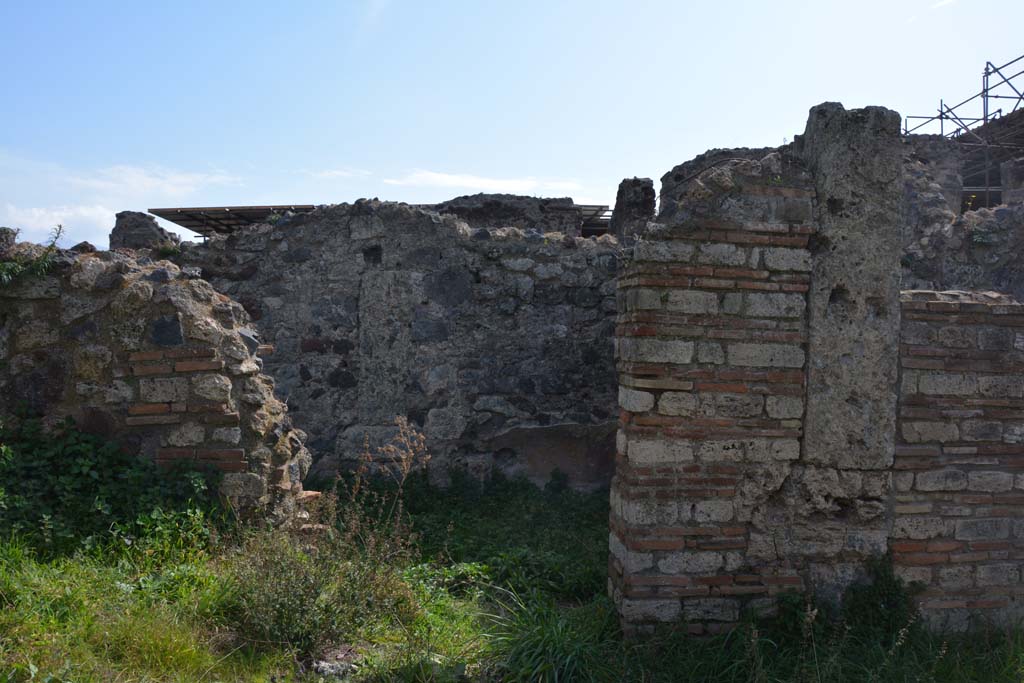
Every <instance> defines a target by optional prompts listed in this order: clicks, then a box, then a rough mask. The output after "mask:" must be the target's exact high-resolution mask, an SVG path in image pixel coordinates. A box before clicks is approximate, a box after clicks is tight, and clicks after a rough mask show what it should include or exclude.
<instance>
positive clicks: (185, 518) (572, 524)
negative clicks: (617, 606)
mask: <svg viewBox="0 0 1024 683" xmlns="http://www.w3.org/2000/svg"><path fill="white" fill-rule="evenodd" d="M552 488H553V490H547V491H541V490H538V489H536V488H534V487H532V486H531V485H530V484H528V483H526V482H519V481H496V482H493V483H492V484H491V485H489V486H487V487H480V486H479V485H476V484H473V483H470V482H466V481H460V482H457V485H456V486H455V487H453V488H452V489H449V490H446V491H440V490H437V489H434V488H432V487H429V486H428V485H427V484H426V483H425V482H423V481H421V480H411V481H410V482H409V483H408V485H407V492H406V493H407V510H408V512H409V514H410V515H411V519H412V522H413V524H412V529H411V530H409V529H405V528H399V529H398V530H397V531H396V529H395V528H393V527H387V528H385V527H381V526H375V523H374V522H373V519H375V518H373V517H372V515H371V516H368V517H360V518H359V519H360V520H361V521H360V523H359V526H358V528H359V534H358V538H356V536H346V535H345V534H344V533H342V532H344V530H346V529H351V528H352V527H351V521H352V520H351V519H349V520H348V521H347V522H345V521H344V520H342V522H339V526H338V527H337V533H339V534H340V535H339V536H337V539H338V541H339V542H338V543H336V544H335V545H333V546H332V545H331V542H327V541H319V542H318V547H319V550H318V551H317V552H316V553H314V554H312V555H310V556H308V557H307V556H305V555H304V554H303V552H304V551H303V550H302V548H303V547H306V546H307V545H308V543H310V542H311V541H310V540H309V539H308V538H306V539H305V540H303V537H299V538H298V539H295V538H291V539H290V540H289V539H288V538H285V537H282V536H277V535H275V534H274V532H269V531H259V530H256V531H245V532H238V533H237V534H236V533H228V534H226V535H225V534H224V533H218V532H217V530H216V529H215V528H213V527H212V526H211V525H209V523H208V522H206V521H204V518H202V517H201V516H200V517H199V518H197V517H196V515H201V514H202V513H200V512H198V511H197V510H193V511H182V512H177V513H173V514H172V513H162V514H159V515H155V516H154V515H146V516H143V517H142V518H140V521H138V522H137V523H136V524H133V525H130V526H126V525H125V524H123V523H122V524H120V525H119V526H116V527H115V529H120V530H121V531H118V533H117V534H115V535H113V536H112V537H111V538H109V539H107V542H105V543H96V542H95V539H94V541H93V542H92V544H91V545H89V546H85V547H82V548H80V549H78V550H77V551H74V552H70V553H66V554H64V555H54V554H53V553H52V552H51V549H50V548H49V546H45V547H44V551H45V552H44V553H43V554H38V555H37V554H36V553H35V552H34V551H33V549H32V548H30V547H29V546H27V545H26V544H25V543H24V542H18V541H12V540H8V541H6V542H2V543H0V683H9V682H11V681H17V682H19V683H20V682H22V681H25V682H27V681H47V682H50V683H54V682H63V681H68V682H75V683H79V682H91V681H117V682H119V683H120V682H124V683H131V682H136V681H138V682H142V681H161V682H162V681H182V682H185V681H188V682H190V683H194V682H196V681H209V682H211V683H212V682H215V681H220V682H222V683H227V682H229V681H261V682H266V681H271V680H274V681H278V682H280V683H284V682H288V681H291V682H294V683H313V682H315V681H319V680H320V677H319V676H318V675H317V674H315V673H314V672H312V671H310V670H309V663H310V661H311V660H310V656H309V653H310V652H313V651H315V650H318V649H321V650H322V649H326V650H330V649H331V648H332V647H333V646H335V645H346V646H351V647H352V648H354V650H355V651H356V652H357V653H358V655H359V659H358V669H357V671H356V673H355V675H354V678H353V680H355V681H465V680H469V681H552V682H554V681H601V682H604V681H608V682H612V681H643V682H645V683H654V682H660V681H665V682H666V683H667V682H669V681H722V682H736V683H741V682H742V683H775V682H779V683H782V682H804V681H807V682H815V683H817V682H819V681H821V682H824V681H877V682H886V683H888V682H893V683H895V682H908V683H909V682H918V681H921V682H923V681H934V682H936V683H944V682H946V681H964V682H968V681H970V682H975V681H976V682H978V683H981V682H985V683H988V682H1003V681H1005V682H1010V681H1022V680H1024V637H1022V635H1021V633H1020V632H1012V633H1008V634H998V633H977V634H971V635H967V636H956V637H950V638H943V637H940V636H935V635H931V634H928V633H927V632H925V631H924V630H923V629H921V628H919V627H918V625H917V622H916V621H915V620H914V617H913V613H912V610H910V609H908V605H909V603H908V602H907V595H906V592H905V589H904V588H903V587H902V586H900V585H899V583H898V582H896V581H895V579H894V577H892V576H891V574H889V573H887V572H886V566H885V565H884V563H883V564H879V565H878V567H876V569H875V571H876V574H877V577H878V578H877V581H876V584H875V586H874V587H873V588H870V589H863V590H860V591H857V592H855V593H853V594H851V595H850V596H849V597H848V600H847V602H846V607H845V609H844V611H843V612H841V613H839V614H836V615H833V616H832V617H826V614H825V611H824V610H821V609H817V608H815V607H814V606H813V605H808V604H807V603H806V602H804V601H803V600H802V599H799V598H793V599H788V600H786V601H784V602H783V603H782V605H781V607H780V609H779V612H778V614H777V615H776V616H774V617H772V618H768V619H762V620H760V621H757V622H755V621H748V622H745V623H744V624H743V625H742V626H741V627H740V628H738V629H736V630H735V631H734V632H732V633H730V634H726V635H721V636H716V637H713V638H705V639H695V638H691V637H687V636H685V635H684V634H682V633H681V632H680V631H665V632H662V633H657V634H655V635H653V636H650V637H645V638H643V639H637V640H635V641H627V640H624V639H623V638H622V636H621V634H620V632H619V629H618V622H617V618H616V615H615V612H614V609H613V607H612V605H611V604H610V602H609V601H608V599H607V598H606V597H605V596H604V575H605V574H604V573H605V566H606V564H605V563H606V554H605V553H606V551H605V544H606V542H607V541H606V534H607V494H606V493H595V494H579V493H574V492H571V491H566V490H562V489H559V488H558V487H552ZM332 514H334V513H333V512H332ZM346 514H347V515H352V514H354V513H353V512H352V511H351V510H348V511H347V512H344V511H343V513H342V514H341V515H339V517H340V518H344V517H345V515H346ZM360 514H361V513H360ZM197 527H202V528H203V529H204V530H205V531H199V530H197ZM126 528H128V529H131V530H132V533H133V534H134V535H132V536H131V537H130V538H129V537H127V536H126V535H125V534H126V532H124V531H123V529H126ZM399 532H400V535H401V538H397V537H396V536H395V534H396V533H399ZM90 535H91V536H94V534H92V533H91V532H90ZM410 537H411V538H412V539H413V540H412V541H411V542H409V539H410ZM129 541H130V542H129ZM353 547H357V548H358V552H355V551H353V550H352V548H353ZM389 558H391V559H389ZM245 567H248V568H249V569H250V570H251V569H252V568H256V570H255V571H249V570H246V569H245ZM353 586H355V587H357V588H358V590H352V587H353ZM346 590H348V591H349V592H347V593H346V592H345V591H346ZM239 591H242V592H243V594H246V593H245V592H246V591H247V592H248V594H259V595H260V596H262V598H261V600H258V601H256V602H252V601H251V600H250V601H249V602H246V601H244V600H243V601H240V600H239V595H240V593H239ZM375 591H376V592H375ZM367 596H370V597H369V598H368V597H367ZM332 600H333V601H335V602H333V603H332V602H331V601H332ZM332 605H333V606H332ZM880 605H884V606H885V609H884V610H880V607H879V606H880ZM246 610H250V611H246ZM275 610H277V611H275ZM882 612H884V614H886V615H889V617H891V618H889V619H879V618H877V615H878V614H879V613H882ZM247 615H248V616H247ZM296 617H299V619H298V620H296ZM301 617H308V623H304V622H303V621H302V619H301ZM314 617H315V618H314ZM246 619H249V620H250V621H249V622H247V621H246ZM253 619H255V621H256V622H257V625H258V626H259V628H256V629H255V630H254V626H253V623H250V622H252V621H253ZM317 620H320V621H317ZM325 620H326V621H325ZM329 622H331V623H329ZM310 625H313V626H314V627H315V628H308V627H309V626H310ZM260 628H265V629H266V630H262V631H261V630H260ZM296 628H297V629H298V630H289V629H296ZM260 633H263V634H265V635H259V634H260ZM324 633H329V634H331V637H330V638H327V639H322V642H321V640H318V639H317V638H315V637H313V638H312V639H310V638H311V637H312V636H316V635H317V634H324Z"/></svg>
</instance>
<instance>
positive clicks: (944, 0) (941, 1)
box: [928, 0, 956, 9]
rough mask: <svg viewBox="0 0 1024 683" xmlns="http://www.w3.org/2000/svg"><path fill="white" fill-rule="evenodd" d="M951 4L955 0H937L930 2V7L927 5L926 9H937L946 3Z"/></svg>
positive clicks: (954, 2)
mask: <svg viewBox="0 0 1024 683" xmlns="http://www.w3.org/2000/svg"><path fill="white" fill-rule="evenodd" d="M953 4H956V0H939V1H938V2H936V3H934V4H932V5H931V6H930V7H928V9H938V8H940V7H945V6H947V5H953Z"/></svg>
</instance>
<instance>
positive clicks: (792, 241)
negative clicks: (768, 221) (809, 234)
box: [769, 235, 807, 247]
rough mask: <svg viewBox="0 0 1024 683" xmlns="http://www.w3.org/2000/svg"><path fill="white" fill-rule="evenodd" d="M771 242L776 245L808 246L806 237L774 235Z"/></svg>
mask: <svg viewBox="0 0 1024 683" xmlns="http://www.w3.org/2000/svg"><path fill="white" fill-rule="evenodd" d="M769 244H771V245H773V246H776V247H806V246H807V238H806V237H779V236H776V235H772V237H771V239H770V240H769Z"/></svg>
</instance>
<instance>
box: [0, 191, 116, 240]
mask: <svg viewBox="0 0 1024 683" xmlns="http://www.w3.org/2000/svg"><path fill="white" fill-rule="evenodd" d="M115 213H116V211H115V210H114V209H111V208H109V207H106V206H102V205H99V204H86V205H71V206H47V207H21V206H15V205H14V204H11V203H9V202H8V203H5V204H3V205H0V225H4V226H7V227H11V228H17V229H19V230H21V234H20V235H19V236H18V239H19V240H20V241H27V242H45V241H47V240H48V239H49V238H50V234H51V232H52V231H53V229H54V228H55V227H56V226H57V225H62V226H63V227H64V235H65V236H64V239H62V240H61V243H62V244H63V245H64V246H71V245H72V244H76V243H78V242H81V241H82V240H88V241H90V242H92V243H93V244H95V245H96V246H105V245H106V243H107V236H108V235H109V233H110V229H111V228H112V227H114V214H115Z"/></svg>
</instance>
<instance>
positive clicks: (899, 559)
mask: <svg viewBox="0 0 1024 683" xmlns="http://www.w3.org/2000/svg"><path fill="white" fill-rule="evenodd" d="M893 559H894V561H895V563H896V564H897V565H903V566H925V565H932V564H946V563H947V562H949V555H947V554H946V553H898V554H896V555H895V557H894V558H893Z"/></svg>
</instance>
